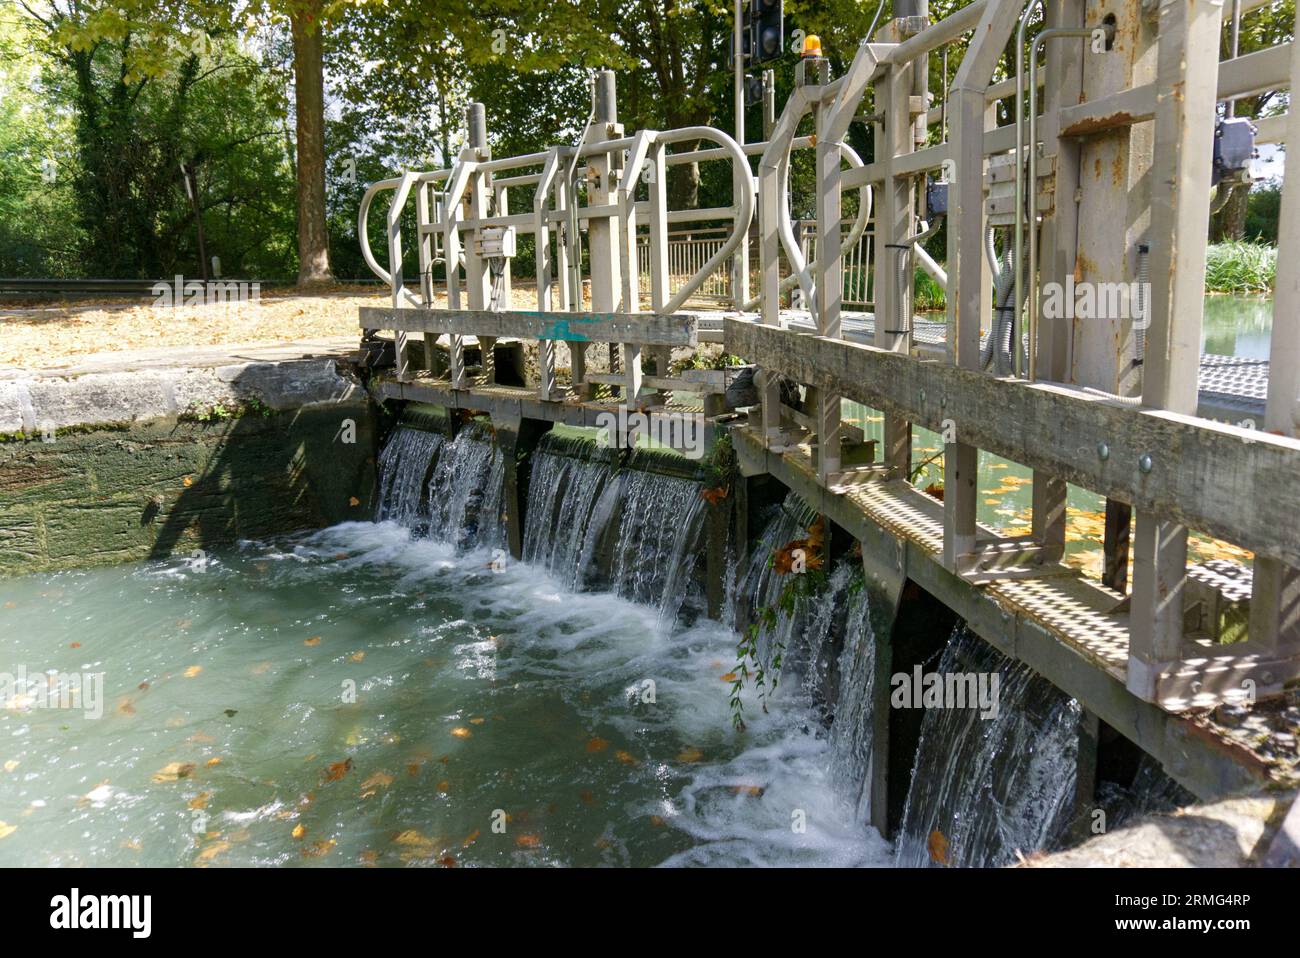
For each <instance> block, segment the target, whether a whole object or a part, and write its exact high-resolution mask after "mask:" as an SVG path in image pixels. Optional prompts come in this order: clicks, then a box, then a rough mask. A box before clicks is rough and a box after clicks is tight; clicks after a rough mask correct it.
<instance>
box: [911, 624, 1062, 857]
mask: <svg viewBox="0 0 1300 958" xmlns="http://www.w3.org/2000/svg"><path fill="white" fill-rule="evenodd" d="M937 672H938V673H940V674H947V673H955V672H976V673H986V674H991V673H993V672H997V673H999V675H1000V676H1001V679H1000V681H1001V687H1000V692H999V696H998V714H997V716H996V717H995V718H991V719H988V720H985V719H981V718H980V713H979V710H978V709H975V708H947V709H943V708H929V709H926V712H925V717H924V719H923V721H922V723H921V739H920V743H919V744H918V746H917V752H916V762H915V764H914V766H913V768H912V783H911V787H910V789H909V791H908V795H907V802H906V806H905V808H904V811H903V823H902V826H901V828H900V829H899V835H898V840H897V841H898V844H897V857H898V863H899V864H900V865H904V866H911V867H922V866H926V865H930V864H933V863H934V860H935V859H936V858H945V857H946V858H947V859H948V863H949V864H952V865H959V866H976V867H994V866H999V865H1005V864H1007V863H1008V862H1011V861H1014V860H1015V853H1016V851H1017V850H1019V851H1023V852H1026V853H1028V852H1030V851H1033V850H1037V849H1042V848H1050V847H1053V845H1054V844H1055V843H1056V842H1057V841H1058V840H1059V839H1060V837H1061V832H1062V830H1063V828H1064V826H1065V825H1066V823H1067V820H1068V817H1069V814H1070V812H1071V806H1072V801H1073V798H1074V789H1075V775H1076V766H1077V759H1078V746H1079V723H1080V721H1081V719H1082V709H1081V708H1080V706H1079V704H1078V702H1076V701H1075V700H1074V699H1071V698H1069V697H1067V696H1066V695H1065V694H1063V693H1062V692H1060V691H1058V690H1057V689H1056V688H1054V687H1053V686H1052V685H1051V684H1050V683H1048V682H1047V681H1045V680H1043V679H1041V678H1039V677H1038V676H1036V675H1035V674H1034V673H1033V672H1032V671H1031V670H1030V669H1029V668H1028V667H1027V666H1025V665H1024V664H1023V663H1019V662H1012V661H1011V660H1009V659H1007V658H1006V657H1005V656H1003V655H1002V654H1001V653H999V652H998V651H997V650H995V649H994V648H993V647H992V646H989V645H987V644H986V643H984V642H983V641H982V640H980V639H979V638H978V637H976V636H975V635H974V634H973V633H971V632H969V631H968V630H966V629H965V628H963V627H961V626H959V627H958V628H957V629H956V630H954V632H953V636H952V638H951V639H950V640H949V642H948V645H947V647H946V648H945V649H944V651H943V655H942V656H941V658H940V661H939V665H938V668H937ZM935 833H938V835H937V836H936V834H935Z"/></svg>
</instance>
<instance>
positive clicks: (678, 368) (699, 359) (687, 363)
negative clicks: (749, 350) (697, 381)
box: [668, 352, 745, 376]
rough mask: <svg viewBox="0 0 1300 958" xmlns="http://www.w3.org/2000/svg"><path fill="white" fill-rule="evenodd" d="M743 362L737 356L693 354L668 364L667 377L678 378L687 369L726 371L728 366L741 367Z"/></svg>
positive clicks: (728, 354) (727, 354)
mask: <svg viewBox="0 0 1300 958" xmlns="http://www.w3.org/2000/svg"><path fill="white" fill-rule="evenodd" d="M743 365H745V361H744V360H743V359H741V358H740V357H739V356H733V355H731V354H730V353H718V354H717V355H715V356H707V355H705V354H704V353H702V352H694V353H691V355H689V356H685V357H683V358H681V359H674V360H673V361H672V362H671V363H669V364H668V375H670V376H679V375H681V374H682V372H684V371H685V370H687V369H727V368H728V367H730V366H743Z"/></svg>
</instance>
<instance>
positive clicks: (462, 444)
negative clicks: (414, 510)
mask: <svg viewBox="0 0 1300 958" xmlns="http://www.w3.org/2000/svg"><path fill="white" fill-rule="evenodd" d="M504 475H505V464H504V460H503V459H502V456H501V450H500V449H498V448H497V446H496V443H494V442H493V441H492V438H491V437H490V436H489V435H488V434H487V433H486V432H485V431H482V430H479V429H472V428H471V429H462V430H461V431H460V432H459V433H458V434H457V435H456V438H455V439H454V440H453V441H452V442H450V443H448V444H445V445H443V447H442V449H441V452H440V453H439V455H438V462H437V465H436V466H435V467H434V470H433V477H432V478H431V479H430V480H429V495H428V503H429V535H430V536H431V537H432V538H435V539H441V540H442V541H444V542H451V543H454V544H455V545H456V546H458V547H460V548H463V549H470V548H474V547H484V548H492V547H499V546H500V545H501V544H502V543H503V542H505V527H504V525H503V524H502V522H501V494H502V485H503V479H504Z"/></svg>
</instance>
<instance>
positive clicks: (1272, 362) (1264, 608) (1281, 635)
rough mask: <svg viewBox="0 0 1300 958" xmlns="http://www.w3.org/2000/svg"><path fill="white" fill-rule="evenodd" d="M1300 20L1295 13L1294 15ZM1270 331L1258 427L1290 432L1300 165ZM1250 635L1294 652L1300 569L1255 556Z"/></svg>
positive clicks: (1295, 374)
mask: <svg viewBox="0 0 1300 958" xmlns="http://www.w3.org/2000/svg"><path fill="white" fill-rule="evenodd" d="M1297 19H1298V21H1300V17H1298V18H1297ZM1297 77H1300V44H1295V43H1293V44H1292V45H1291V80H1292V83H1294V82H1295V80H1296V78H1297ZM1286 132H1287V139H1286V141H1287V143H1289V144H1300V110H1296V109H1292V110H1291V111H1290V112H1289V113H1288V114H1287V127H1286ZM1278 224H1279V229H1280V234H1279V236H1278V249H1277V281H1276V283H1275V287H1274V288H1275V292H1274V299H1273V332H1272V337H1271V342H1270V346H1269V354H1268V355H1269V374H1268V404H1267V406H1266V407H1265V411H1264V429H1266V430H1268V431H1270V432H1278V433H1281V434H1282V435H1284V436H1295V435H1296V416H1297V414H1298V413H1300V401H1297V397H1298V396H1300V171H1294V170H1293V171H1292V175H1291V176H1290V177H1289V178H1287V179H1286V180H1284V182H1283V186H1282V212H1281V215H1280V216H1279V217H1278ZM1250 639H1251V640H1252V641H1258V642H1259V643H1260V644H1261V645H1263V646H1264V647H1266V648H1268V649H1270V650H1272V651H1275V652H1279V653H1282V654H1285V655H1300V572H1297V570H1295V569H1293V568H1290V567H1289V566H1286V565H1284V564H1283V563H1281V562H1278V561H1277V560H1276V559H1269V558H1257V559H1256V560H1255V567H1254V585H1253V591H1252V595H1251V599H1250Z"/></svg>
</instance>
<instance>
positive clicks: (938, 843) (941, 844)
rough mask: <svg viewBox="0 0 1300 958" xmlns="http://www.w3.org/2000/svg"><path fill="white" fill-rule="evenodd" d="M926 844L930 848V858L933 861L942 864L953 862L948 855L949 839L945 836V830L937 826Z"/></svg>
mask: <svg viewBox="0 0 1300 958" xmlns="http://www.w3.org/2000/svg"><path fill="white" fill-rule="evenodd" d="M925 845H926V848H928V849H929V850H930V859H931V860H932V861H935V862H938V863H939V864H940V865H948V864H951V860H950V858H949V856H948V839H947V838H946V837H944V834H943V832H941V831H939V830H938V829H937V828H936V829H935V830H934V831H932V832H931V833H930V838H929V840H928V841H927V842H926V843H925Z"/></svg>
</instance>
